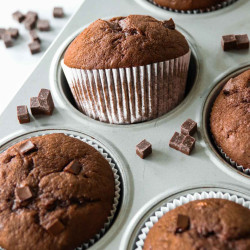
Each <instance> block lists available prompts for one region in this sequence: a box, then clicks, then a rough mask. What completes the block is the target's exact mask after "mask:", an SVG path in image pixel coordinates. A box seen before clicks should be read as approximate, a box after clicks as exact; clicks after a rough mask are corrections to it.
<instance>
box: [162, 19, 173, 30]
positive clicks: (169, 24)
mask: <svg viewBox="0 0 250 250" xmlns="http://www.w3.org/2000/svg"><path fill="white" fill-rule="evenodd" d="M163 25H164V26H165V27H166V28H168V29H171V30H174V29H175V23H174V20H173V19H172V18H170V19H169V20H166V21H163Z"/></svg>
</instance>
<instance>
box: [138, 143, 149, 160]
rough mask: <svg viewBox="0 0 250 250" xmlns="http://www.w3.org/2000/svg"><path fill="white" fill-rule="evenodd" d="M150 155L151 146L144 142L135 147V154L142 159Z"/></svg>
mask: <svg viewBox="0 0 250 250" xmlns="http://www.w3.org/2000/svg"><path fill="white" fill-rule="evenodd" d="M151 153H152V145H151V144H150V143H149V142H148V141H146V140H143V141H141V142H140V143H139V144H138V145H136V154H137V155H138V156H140V157H141V158H142V159H144V158H146V157H147V156H149V155H150V154H151Z"/></svg>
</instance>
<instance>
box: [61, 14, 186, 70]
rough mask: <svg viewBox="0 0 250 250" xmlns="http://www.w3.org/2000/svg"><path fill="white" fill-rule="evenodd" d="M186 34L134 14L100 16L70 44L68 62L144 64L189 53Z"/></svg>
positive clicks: (86, 65)
mask: <svg viewBox="0 0 250 250" xmlns="http://www.w3.org/2000/svg"><path fill="white" fill-rule="evenodd" d="M188 51H189V46H188V43H187V41H186V39H185V37H184V36H183V35H182V34H181V33H180V32H178V31H177V30H175V29H171V28H168V25H167V22H164V21H158V20H156V19H155V18H153V17H150V16H143V15H130V16H127V17H115V18H112V19H110V20H101V19H99V20H97V21H95V22H94V23H92V24H91V25H89V27H87V28H86V29H84V30H83V32H82V33H81V34H80V35H78V36H77V37H76V39H75V40H74V41H73V42H72V43H71V44H70V46H69V47H68V49H67V51H66V53H65V56H64V63H65V64H66V65H67V66H68V67H71V68H78V69H109V68H125V67H136V66H144V65H147V64H151V63H156V62H162V61H166V60H170V59H174V58H177V57H180V56H183V55H185V54H186V53H188Z"/></svg>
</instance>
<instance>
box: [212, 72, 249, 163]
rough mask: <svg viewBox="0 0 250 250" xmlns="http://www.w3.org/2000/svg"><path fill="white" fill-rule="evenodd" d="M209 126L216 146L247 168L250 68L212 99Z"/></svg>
mask: <svg viewBox="0 0 250 250" xmlns="http://www.w3.org/2000/svg"><path fill="white" fill-rule="evenodd" d="M210 127H211V131H212V134H213V136H214V138H215V141H216V143H217V144H218V146H220V147H221V148H222V149H223V151H224V152H225V153H226V154H227V155H228V156H229V157H230V158H231V159H232V160H234V161H235V162H237V163H238V164H239V165H242V166H243V167H244V168H250V70H247V71H245V72H244V73H242V74H240V75H239V76H237V77H235V78H232V79H230V80H229V81H228V82H227V83H226V85H225V86H224V88H223V89H222V91H221V92H220V94H219V96H218V97H217V99H216V100H215V102H214V105H213V108H212V112H211V117H210Z"/></svg>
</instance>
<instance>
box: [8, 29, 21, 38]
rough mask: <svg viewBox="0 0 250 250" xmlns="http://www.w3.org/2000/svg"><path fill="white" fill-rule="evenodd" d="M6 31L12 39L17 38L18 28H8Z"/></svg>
mask: <svg viewBox="0 0 250 250" xmlns="http://www.w3.org/2000/svg"><path fill="white" fill-rule="evenodd" d="M6 32H7V33H8V34H9V35H10V36H11V38H14V39H17V38H18V36H19V32H18V29H14V28H9V29H8V30H7V31H6Z"/></svg>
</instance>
